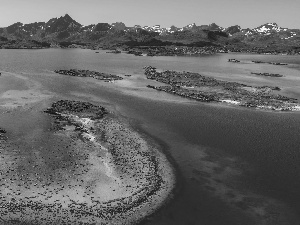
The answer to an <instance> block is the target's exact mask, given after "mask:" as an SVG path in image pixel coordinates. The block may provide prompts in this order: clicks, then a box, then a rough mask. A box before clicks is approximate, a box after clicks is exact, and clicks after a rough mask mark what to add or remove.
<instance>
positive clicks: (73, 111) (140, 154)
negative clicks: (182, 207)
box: [8, 100, 174, 224]
mask: <svg viewBox="0 0 300 225" xmlns="http://www.w3.org/2000/svg"><path fill="white" fill-rule="evenodd" d="M45 112H46V113H48V114H49V115H51V116H53V126H55V129H54V131H55V132H57V133H58V135H60V136H61V135H69V136H70V137H72V139H73V140H74V141H75V142H76V143H78V145H79V146H80V147H79V152H78V153H77V154H83V153H82V152H83V151H84V149H86V150H85V151H86V152H85V154H84V159H85V160H81V161H80V162H78V163H76V165H75V166H76V167H74V168H73V169H72V171H74V172H72V173H77V174H79V175H77V177H76V180H77V181H78V180H79V182H77V183H76V185H75V186H74V185H73V186H72V187H73V189H75V190H77V189H78V186H80V188H79V190H82V189H83V190H85V193H86V194H84V195H83V196H81V195H80V194H77V195H78V196H77V195H74V196H73V195H69V194H68V195H67V197H68V198H67V199H65V197H64V199H62V200H60V199H57V200H56V202H55V204H52V203H51V202H50V203H48V204H45V202H43V203H41V204H40V203H39V202H36V201H34V200H32V202H30V204H27V202H26V205H25V206H23V205H24V204H23V205H22V207H23V208H21V210H24V209H26V210H27V211H26V213H27V212H28V211H29V209H28V208H26V207H31V205H36V206H37V209H36V208H35V207H34V206H32V207H31V209H30V210H32V211H34V212H33V213H35V215H36V217H35V218H36V219H37V221H38V222H39V223H38V224H48V223H47V222H49V220H47V219H44V218H43V217H45V216H47V217H48V218H49V217H51V216H53V217H54V219H56V218H58V219H59V220H60V221H61V223H62V222H63V224H135V223H136V222H138V221H140V220H141V219H143V218H144V217H145V216H147V215H149V214H151V213H153V212H154V211H155V210H156V209H157V208H158V207H160V206H161V205H162V204H163V203H164V201H165V200H166V199H167V197H168V195H169V194H170V191H171V190H172V188H173V185H174V177H173V172H172V169H171V167H169V166H170V165H168V163H167V161H166V158H164V156H163V155H162V153H160V152H159V151H158V150H157V149H155V147H154V145H150V144H149V143H148V142H147V141H146V140H145V139H144V138H143V137H142V136H141V135H140V134H138V133H137V132H135V131H134V130H132V129H131V128H130V127H128V126H127V124H124V123H122V122H121V121H120V120H118V119H117V118H115V117H114V116H113V115H111V114H109V113H108V112H107V110H106V109H105V108H104V107H102V106H96V105H93V104H91V103H88V102H81V101H71V100H60V101H58V102H55V103H53V104H52V105H51V107H49V108H48V109H47V110H45ZM72 154H73V153H72ZM77 157H79V156H77ZM96 175H97V176H96ZM93 177H94V178H95V180H93ZM68 187H70V184H66V185H64V187H63V188H62V189H60V190H59V192H63V193H64V196H65V193H68V192H71V191H73V189H70V190H69V191H68ZM59 192H58V193H59ZM56 193H57V192H56ZM18 202H21V203H22V202H23V200H19V199H18ZM9 204H10V205H8V207H10V208H12V210H11V212H14V211H15V208H18V209H20V208H19V207H20V205H16V204H15V203H14V202H10V203H9ZM18 204H19V203H18ZM62 206H63V207H62ZM37 211H43V215H42V214H37V213H36V212H37ZM61 214H65V216H63V217H57V216H58V215H61ZM66 215H67V216H66ZM22 216H23V215H22ZM47 217H46V218H47ZM41 221H43V222H41ZM45 221H46V222H45ZM44 222H45V223H44Z"/></svg>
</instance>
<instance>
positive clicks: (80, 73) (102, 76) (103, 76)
mask: <svg viewBox="0 0 300 225" xmlns="http://www.w3.org/2000/svg"><path fill="white" fill-rule="evenodd" d="M54 72H55V73H58V74H62V75H67V76H76V77H92V78H95V79H97V80H104V81H107V82H108V81H115V80H122V79H123V78H122V77H119V76H117V75H113V74H108V73H100V72H96V71H91V70H77V69H70V70H55V71H54Z"/></svg>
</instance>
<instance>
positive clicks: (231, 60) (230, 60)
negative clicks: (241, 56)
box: [228, 59, 241, 63]
mask: <svg viewBox="0 0 300 225" xmlns="http://www.w3.org/2000/svg"><path fill="white" fill-rule="evenodd" d="M228 62H234V63H239V62H241V61H240V60H237V59H228Z"/></svg>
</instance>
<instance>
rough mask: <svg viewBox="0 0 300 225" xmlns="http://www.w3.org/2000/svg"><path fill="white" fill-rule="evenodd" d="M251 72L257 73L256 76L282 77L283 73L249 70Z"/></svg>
mask: <svg viewBox="0 0 300 225" xmlns="http://www.w3.org/2000/svg"><path fill="white" fill-rule="evenodd" d="M251 74H254V75H258V76H265V77H283V75H281V74H278V73H255V72H251Z"/></svg>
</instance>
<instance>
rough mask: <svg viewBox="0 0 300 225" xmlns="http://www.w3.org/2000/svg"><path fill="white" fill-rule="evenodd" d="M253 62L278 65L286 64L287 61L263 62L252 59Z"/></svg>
mask: <svg viewBox="0 0 300 225" xmlns="http://www.w3.org/2000/svg"><path fill="white" fill-rule="evenodd" d="M252 62H254V63H266V64H272V65H278V66H286V65H288V64H287V63H280V62H278V63H277V62H264V61H252Z"/></svg>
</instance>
